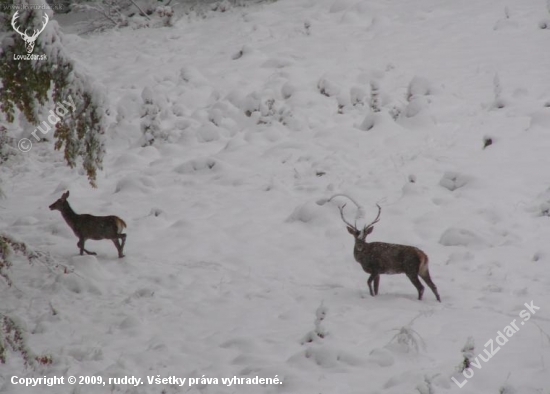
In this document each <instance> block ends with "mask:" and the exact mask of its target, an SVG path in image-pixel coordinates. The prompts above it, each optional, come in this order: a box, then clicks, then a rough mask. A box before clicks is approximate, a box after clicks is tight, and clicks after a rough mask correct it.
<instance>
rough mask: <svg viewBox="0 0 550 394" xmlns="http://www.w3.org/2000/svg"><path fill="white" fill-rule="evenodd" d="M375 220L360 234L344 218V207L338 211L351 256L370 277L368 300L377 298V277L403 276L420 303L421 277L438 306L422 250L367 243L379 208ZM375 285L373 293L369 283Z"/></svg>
mask: <svg viewBox="0 0 550 394" xmlns="http://www.w3.org/2000/svg"><path fill="white" fill-rule="evenodd" d="M378 209H379V211H378V216H377V217H376V219H375V220H374V221H373V222H372V223H371V224H369V225H367V226H365V227H364V228H363V230H361V231H359V230H358V229H357V228H356V227H355V226H353V225H351V224H350V223H348V222H347V221H346V220H345V218H344V212H343V207H342V208H340V214H341V216H342V220H343V221H344V223H346V225H347V230H348V232H349V233H350V234H351V235H353V237H354V238H355V247H354V248H353V256H354V258H355V260H356V261H357V262H358V263H359V264H361V267H362V268H363V271H365V272H366V273H368V274H370V276H369V279H368V281H367V284H368V285H369V292H370V295H371V296H373V297H374V296H375V295H378V287H379V284H380V275H382V274H405V275H407V278H409V280H410V281H411V282H412V284H413V285H414V287H416V289H417V290H418V299H419V300H421V299H422V295H423V294H424V286H423V285H422V283H421V282H420V280H419V279H418V277H419V276H420V277H421V278H422V279H423V280H424V282H426V284H427V285H428V287H429V288H430V289H431V290H432V292H433V293H434V294H435V298H437V300H438V301H439V302H441V298H440V297H439V293H438V291H437V287H436V285H435V283H433V281H432V279H431V277H430V272H429V269H428V256H427V255H426V253H424V252H423V251H422V250H420V249H418V248H416V247H414V246H409V245H399V244H390V243H386V242H367V241H366V239H367V236H368V235H369V234H370V233H372V231H373V230H374V227H373V225H374V223H376V222H378V220H379V218H380V212H381V208H380V206H378ZM373 282H374V291H373V287H372V283H373Z"/></svg>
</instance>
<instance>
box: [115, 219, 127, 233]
mask: <svg viewBox="0 0 550 394" xmlns="http://www.w3.org/2000/svg"><path fill="white" fill-rule="evenodd" d="M115 223H116V228H117V232H118V233H119V234H120V233H122V231H123V230H124V229H125V228H126V222H124V220H122V219H121V218H119V217H118V216H115Z"/></svg>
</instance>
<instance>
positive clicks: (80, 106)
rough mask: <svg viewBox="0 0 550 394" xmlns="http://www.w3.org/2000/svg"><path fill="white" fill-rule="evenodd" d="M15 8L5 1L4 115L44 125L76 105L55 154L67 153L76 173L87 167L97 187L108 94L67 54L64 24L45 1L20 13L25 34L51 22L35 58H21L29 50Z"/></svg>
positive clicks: (0, 2)
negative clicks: (50, 115)
mask: <svg viewBox="0 0 550 394" xmlns="http://www.w3.org/2000/svg"><path fill="white" fill-rule="evenodd" d="M12 4H13V3H12V1H11V0H0V32H7V34H4V35H3V36H4V39H3V40H2V42H1V43H0V83H1V89H0V110H1V114H2V115H3V116H4V117H5V118H6V120H7V121H8V122H10V123H12V122H14V121H15V120H16V118H17V115H18V114H19V113H21V114H22V115H23V116H24V117H25V118H26V120H27V121H28V122H29V123H30V124H32V125H38V124H39V123H40V122H41V121H44V120H45V119H46V116H47V112H48V110H51V109H54V108H56V106H57V105H59V104H61V103H63V102H64V101H71V102H74V103H75V110H74V111H73V110H71V111H70V113H69V114H68V115H67V116H64V117H62V118H61V119H60V121H58V122H57V123H56V125H55V133H54V138H55V149H57V150H63V153H64V158H65V161H66V162H67V164H68V165H69V166H70V167H71V168H72V167H75V166H77V165H78V164H79V163H80V162H81V163H82V167H83V168H84V170H85V171H86V174H87V176H88V179H89V181H90V184H91V185H92V186H94V187H95V186H96V177H97V171H98V170H101V169H102V160H103V155H104V152H105V147H104V140H103V134H104V132H105V129H106V116H105V112H104V108H105V94H104V93H103V92H102V91H101V89H99V88H98V87H97V86H95V85H94V83H93V81H92V80H91V79H90V78H89V77H88V76H87V75H86V74H84V73H83V72H82V71H81V70H78V68H77V67H76V66H75V62H74V61H73V60H72V59H71V58H70V56H69V55H68V54H67V52H66V50H65V48H64V46H63V35H62V34H61V32H60V31H59V25H58V24H57V21H55V20H53V18H52V16H53V14H52V11H51V10H50V9H48V8H47V4H46V2H45V0H32V7H35V8H32V9H22V10H19V13H20V16H19V18H18V19H17V23H18V26H20V28H19V30H20V31H25V29H27V30H26V31H28V32H32V31H33V30H34V29H38V28H40V27H41V26H42V23H43V21H44V19H43V15H44V13H48V16H49V22H48V23H47V25H46V27H45V29H44V31H43V32H42V33H41V34H40V35H39V36H38V38H37V39H36V42H35V47H34V52H33V54H32V55H33V56H34V57H35V58H34V59H31V60H23V59H20V58H18V57H19V56H20V55H25V54H26V50H25V42H24V41H23V39H22V38H21V37H20V36H19V33H17V32H15V31H14V29H13V28H12V26H11V18H12V16H13V14H14V13H15V11H16V9H14V8H13V6H12ZM8 6H9V7H10V8H8ZM41 6H42V7H41ZM41 8H43V9H41ZM43 114H46V116H44V115H43ZM0 116H1V115H0ZM39 135H40V134H39Z"/></svg>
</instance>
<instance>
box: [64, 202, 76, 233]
mask: <svg viewBox="0 0 550 394" xmlns="http://www.w3.org/2000/svg"><path fill="white" fill-rule="evenodd" d="M61 215H62V216H63V219H65V221H66V222H67V224H68V225H69V226H70V227H71V228H72V229H73V230H74V229H75V226H76V222H77V218H78V214H77V213H76V212H75V211H73V209H72V208H71V206H70V205H69V203H68V202H67V201H65V202H64V203H63V208H62V209H61Z"/></svg>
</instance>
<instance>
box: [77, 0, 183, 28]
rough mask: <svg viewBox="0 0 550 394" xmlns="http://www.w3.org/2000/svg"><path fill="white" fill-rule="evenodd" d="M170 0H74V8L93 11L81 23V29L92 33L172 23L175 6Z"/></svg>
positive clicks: (81, 10)
mask: <svg viewBox="0 0 550 394" xmlns="http://www.w3.org/2000/svg"><path fill="white" fill-rule="evenodd" d="M171 1H172V0H167V1H156V0H94V1H90V2H77V3H75V4H74V5H73V7H72V11H73V12H87V11H88V12H89V11H93V12H92V14H91V15H92V17H91V18H88V19H87V20H86V21H85V22H83V23H82V28H81V32H83V33H91V32H94V31H104V30H107V29H112V28H119V27H131V28H134V29H139V28H144V27H156V26H172V25H173V22H174V21H173V18H174V15H175V14H174V10H173V8H172V7H171V6H170V3H171Z"/></svg>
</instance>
